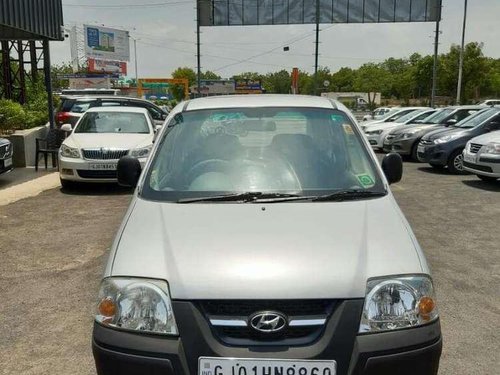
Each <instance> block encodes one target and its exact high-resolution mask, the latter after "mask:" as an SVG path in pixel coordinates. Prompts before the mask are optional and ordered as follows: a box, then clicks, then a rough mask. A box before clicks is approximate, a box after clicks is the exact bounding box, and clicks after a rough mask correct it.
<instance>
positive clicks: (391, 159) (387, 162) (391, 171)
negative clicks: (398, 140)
mask: <svg viewBox="0 0 500 375" xmlns="http://www.w3.org/2000/svg"><path fill="white" fill-rule="evenodd" d="M382 170H383V171H384V174H385V177H386V178H387V181H388V182H389V184H395V183H396V182H399V181H401V178H402V177H403V159H402V158H401V155H399V154H397V153H395V152H391V153H390V154H387V155H386V156H385V157H384V159H382Z"/></svg>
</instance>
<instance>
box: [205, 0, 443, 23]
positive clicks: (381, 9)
mask: <svg viewBox="0 0 500 375" xmlns="http://www.w3.org/2000/svg"><path fill="white" fill-rule="evenodd" d="M197 1H198V8H199V13H200V25H201V26H243V25H289V24H311V23H316V2H317V1H319V20H320V23H383V22H432V21H436V20H437V19H438V18H439V17H440V11H439V10H440V8H441V1H442V0H245V1H241V0H197Z"/></svg>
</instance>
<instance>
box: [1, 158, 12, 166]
mask: <svg viewBox="0 0 500 375" xmlns="http://www.w3.org/2000/svg"><path fill="white" fill-rule="evenodd" d="M11 165H12V158H8V159H5V160H4V161H3V166H4V167H5V168H8V167H10V166H11Z"/></svg>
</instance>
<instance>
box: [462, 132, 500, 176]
mask: <svg viewBox="0 0 500 375" xmlns="http://www.w3.org/2000/svg"><path fill="white" fill-rule="evenodd" d="M464 170H466V171H467V172H471V173H474V174H475V175H476V176H477V177H479V178H480V179H481V180H484V181H495V180H498V179H499V178H500V131H493V132H491V133H487V134H483V135H480V136H479V137H475V138H472V139H471V140H470V141H469V142H467V145H466V146H465V149H464Z"/></svg>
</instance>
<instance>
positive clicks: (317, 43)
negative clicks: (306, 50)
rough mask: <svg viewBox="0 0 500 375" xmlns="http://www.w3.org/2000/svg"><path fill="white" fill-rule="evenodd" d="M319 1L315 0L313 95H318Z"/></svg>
mask: <svg viewBox="0 0 500 375" xmlns="http://www.w3.org/2000/svg"><path fill="white" fill-rule="evenodd" d="M318 54H319V0H316V42H315V52H314V95H317V94H318Z"/></svg>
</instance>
